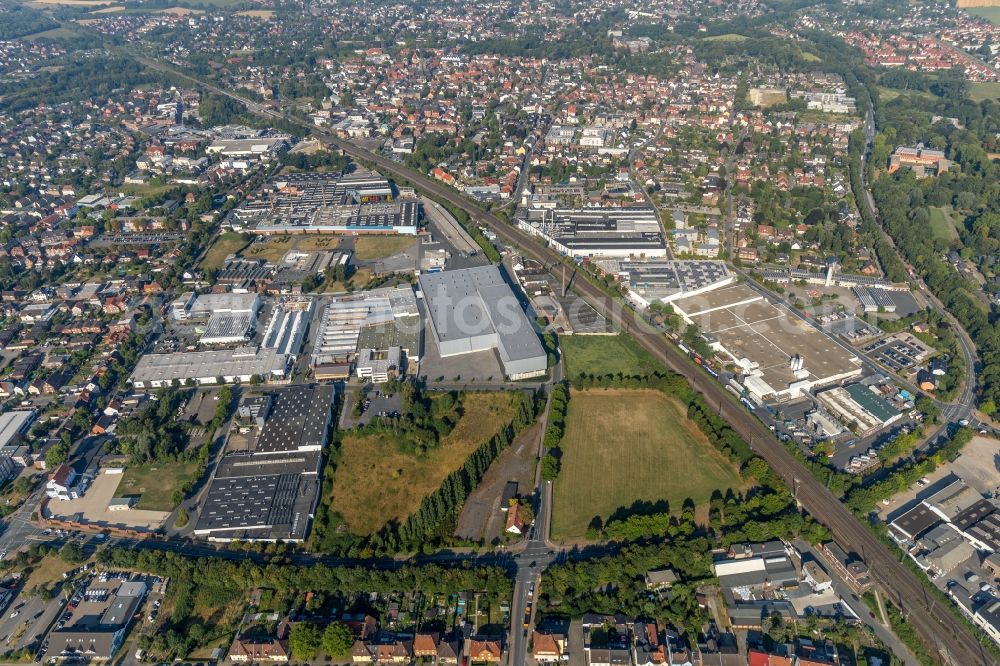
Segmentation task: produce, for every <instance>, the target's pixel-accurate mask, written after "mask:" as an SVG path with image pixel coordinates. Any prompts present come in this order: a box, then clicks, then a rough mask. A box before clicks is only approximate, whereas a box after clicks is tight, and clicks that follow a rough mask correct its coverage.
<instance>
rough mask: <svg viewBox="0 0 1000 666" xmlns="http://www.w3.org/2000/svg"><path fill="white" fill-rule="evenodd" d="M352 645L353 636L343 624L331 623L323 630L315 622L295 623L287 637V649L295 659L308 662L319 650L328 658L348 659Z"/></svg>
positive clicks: (349, 629)
mask: <svg viewBox="0 0 1000 666" xmlns="http://www.w3.org/2000/svg"><path fill="white" fill-rule="evenodd" d="M352 645H354V634H352V633H351V628H350V627H348V626H347V625H346V624H344V623H343V622H331V623H330V624H328V625H326V628H325V629H323V628H321V627H320V625H318V624H316V623H315V622H296V623H295V624H294V625H293V626H292V631H291V634H290V635H289V637H288V647H289V648H290V649H291V652H292V656H294V657H295V658H296V659H301V660H305V661H309V660H312V659H315V658H316V657H317V656H318V655H319V651H320V649H322V650H323V653H324V654H325V655H326V656H328V657H348V656H350V652H351V646H352Z"/></svg>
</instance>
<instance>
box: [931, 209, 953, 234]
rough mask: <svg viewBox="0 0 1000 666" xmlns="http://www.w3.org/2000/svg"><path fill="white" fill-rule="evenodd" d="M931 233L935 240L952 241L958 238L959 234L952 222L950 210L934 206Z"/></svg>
mask: <svg viewBox="0 0 1000 666" xmlns="http://www.w3.org/2000/svg"><path fill="white" fill-rule="evenodd" d="M930 214H931V231H932V232H933V233H934V238H940V239H942V240H946V241H950V240H953V239H955V238H958V233H957V232H956V231H955V227H954V226H953V225H952V222H951V211H950V210H949V209H948V208H941V207H938V206H933V207H931V208H930Z"/></svg>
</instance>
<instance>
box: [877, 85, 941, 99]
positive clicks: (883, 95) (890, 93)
mask: <svg viewBox="0 0 1000 666" xmlns="http://www.w3.org/2000/svg"><path fill="white" fill-rule="evenodd" d="M902 95H916V96H918V97H923V98H925V99H937V98H936V97H935V96H934V95H932V94H931V93H929V92H927V91H925V90H902V89H900V88H887V87H885V86H879V87H878V97H879V101H880V102H891V101H892V100H894V99H896V98H897V97H901V96H902Z"/></svg>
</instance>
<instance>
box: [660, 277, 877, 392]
mask: <svg viewBox="0 0 1000 666" xmlns="http://www.w3.org/2000/svg"><path fill="white" fill-rule="evenodd" d="M672 304H673V307H674V309H675V310H676V311H677V312H678V314H680V315H681V317H682V318H683V319H684V321H685V322H686V323H688V324H695V325H697V326H698V328H699V330H700V331H701V333H702V335H704V336H705V338H706V339H707V340H708V342H709V344H710V345H711V346H712V348H713V349H714V350H715V351H716V352H718V353H720V354H723V355H724V356H726V357H728V358H730V359H731V360H732V362H733V363H734V364H736V365H737V366H739V368H740V369H741V371H742V372H743V374H744V376H743V386H744V387H745V388H746V390H747V391H748V392H749V394H750V395H751V396H752V397H753V399H754V400H756V401H758V402H763V401H764V400H768V399H773V400H788V399H791V398H796V397H798V396H800V395H801V394H802V392H803V391H811V390H812V389H814V388H817V387H821V386H826V385H830V384H835V383H837V382H841V381H844V380H845V379H849V378H851V377H857V376H860V375H861V373H862V367H861V360H860V359H859V358H858V357H857V356H856V355H855V354H853V353H852V352H850V351H848V350H846V349H844V348H843V347H841V346H840V345H839V344H838V343H837V342H835V341H834V340H832V339H831V338H830V337H828V336H827V335H826V334H824V333H822V332H821V331H818V330H816V329H815V328H813V327H811V326H810V325H809V324H807V323H806V322H804V321H802V320H800V319H798V318H796V317H794V316H792V315H790V314H789V313H788V312H787V311H786V310H783V309H781V308H779V307H777V306H776V305H774V304H772V303H771V302H769V301H768V300H767V299H765V298H764V297H763V296H762V295H761V294H760V293H758V292H756V291H754V290H753V289H751V288H750V287H748V286H746V285H745V284H734V285H729V286H725V287H722V288H719V289H715V290H712V291H709V292H706V293H702V294H698V295H694V296H687V297H683V298H680V299H677V300H675V301H673V303H672Z"/></svg>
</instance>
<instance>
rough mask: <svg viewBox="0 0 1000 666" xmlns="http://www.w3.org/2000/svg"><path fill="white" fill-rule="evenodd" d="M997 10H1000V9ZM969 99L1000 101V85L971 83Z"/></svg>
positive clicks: (983, 82)
mask: <svg viewBox="0 0 1000 666" xmlns="http://www.w3.org/2000/svg"><path fill="white" fill-rule="evenodd" d="M997 9H1000V7H998V8H997ZM969 99H971V100H972V101H974V102H982V101H984V100H987V99H1000V83H996V82H994V81H969Z"/></svg>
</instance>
